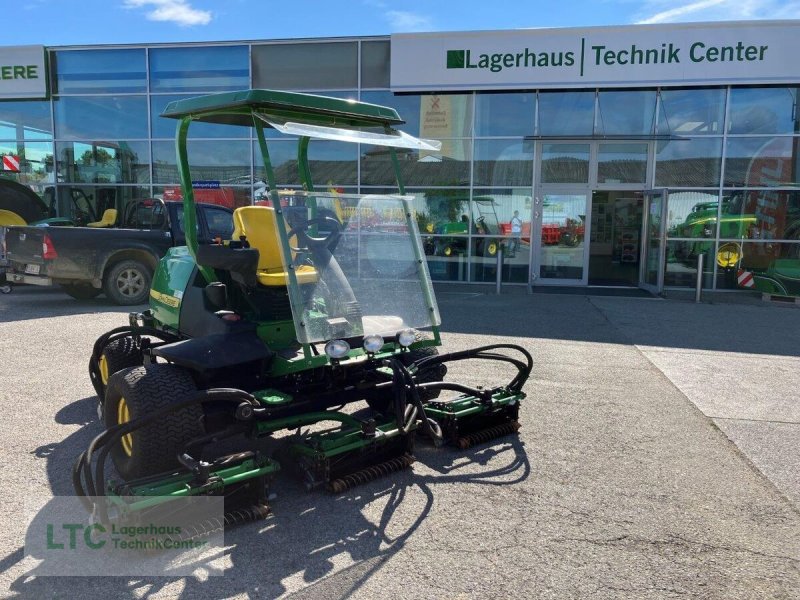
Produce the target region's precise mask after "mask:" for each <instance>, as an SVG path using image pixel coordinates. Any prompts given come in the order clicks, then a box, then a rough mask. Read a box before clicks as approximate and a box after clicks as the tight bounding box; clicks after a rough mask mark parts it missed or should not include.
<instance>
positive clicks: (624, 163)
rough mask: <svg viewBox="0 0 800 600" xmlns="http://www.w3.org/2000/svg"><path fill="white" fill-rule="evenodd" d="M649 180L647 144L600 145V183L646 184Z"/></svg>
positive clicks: (598, 169) (598, 170) (598, 157)
mask: <svg viewBox="0 0 800 600" xmlns="http://www.w3.org/2000/svg"><path fill="white" fill-rule="evenodd" d="M646 178H647V144H633V143H628V144H610V143H609V144H600V148H599V150H598V154H597V182H598V183H644V182H645V179H646Z"/></svg>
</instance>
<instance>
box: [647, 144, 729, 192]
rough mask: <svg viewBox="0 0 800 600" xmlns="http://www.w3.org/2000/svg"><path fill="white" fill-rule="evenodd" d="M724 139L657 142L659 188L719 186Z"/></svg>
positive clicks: (657, 183) (657, 180)
mask: <svg viewBox="0 0 800 600" xmlns="http://www.w3.org/2000/svg"><path fill="white" fill-rule="evenodd" d="M721 162H722V138H694V139H686V140H661V141H659V142H657V143H656V187H669V186H674V187H714V186H717V185H719V176H720V165H721Z"/></svg>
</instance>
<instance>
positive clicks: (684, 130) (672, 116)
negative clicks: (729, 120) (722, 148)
mask: <svg viewBox="0 0 800 600" xmlns="http://www.w3.org/2000/svg"><path fill="white" fill-rule="evenodd" d="M660 98H661V106H660V109H659V114H658V133H659V134H661V135H703V134H720V133H722V120H723V118H724V115H725V90H724V89H720V88H711V89H692V90H681V89H670V90H661V92H660Z"/></svg>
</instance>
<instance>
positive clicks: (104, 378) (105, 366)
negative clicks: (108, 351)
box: [98, 354, 108, 385]
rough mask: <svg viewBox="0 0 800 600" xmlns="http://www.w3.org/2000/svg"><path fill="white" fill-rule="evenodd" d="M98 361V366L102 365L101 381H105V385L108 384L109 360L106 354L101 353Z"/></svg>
mask: <svg viewBox="0 0 800 600" xmlns="http://www.w3.org/2000/svg"><path fill="white" fill-rule="evenodd" d="M98 362H99V364H98V366H99V367H100V381H102V382H103V385H108V361H107V360H106V355H105V354H101V355H100V360H99V361H98Z"/></svg>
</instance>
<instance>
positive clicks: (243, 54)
mask: <svg viewBox="0 0 800 600" xmlns="http://www.w3.org/2000/svg"><path fill="white" fill-rule="evenodd" d="M248 62H249V59H248V48H247V46H209V47H192V48H152V49H151V50H150V90H151V91H153V92H183V91H192V92H201V91H202V92H223V91H233V90H245V89H247V88H249V87H250V69H249V67H248Z"/></svg>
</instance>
